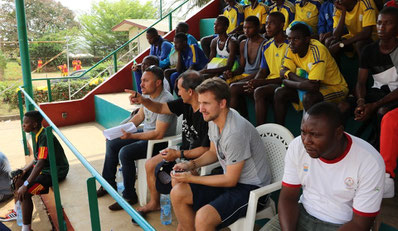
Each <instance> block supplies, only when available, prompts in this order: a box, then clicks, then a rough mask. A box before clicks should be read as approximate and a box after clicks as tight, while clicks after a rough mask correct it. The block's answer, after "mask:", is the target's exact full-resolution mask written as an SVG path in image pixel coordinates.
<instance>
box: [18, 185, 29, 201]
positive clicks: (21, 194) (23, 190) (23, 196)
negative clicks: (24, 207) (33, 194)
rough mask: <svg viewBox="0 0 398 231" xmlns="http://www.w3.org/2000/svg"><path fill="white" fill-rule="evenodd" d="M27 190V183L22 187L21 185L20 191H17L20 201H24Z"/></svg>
mask: <svg viewBox="0 0 398 231" xmlns="http://www.w3.org/2000/svg"><path fill="white" fill-rule="evenodd" d="M26 191H28V187H27V186H25V185H22V186H21V187H19V189H18V191H17V198H18V200H19V201H21V202H22V201H23V199H24V198H25V194H26Z"/></svg>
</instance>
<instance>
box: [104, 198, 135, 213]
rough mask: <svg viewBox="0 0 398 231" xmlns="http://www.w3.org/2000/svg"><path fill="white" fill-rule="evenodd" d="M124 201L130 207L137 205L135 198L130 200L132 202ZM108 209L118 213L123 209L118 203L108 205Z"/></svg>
mask: <svg viewBox="0 0 398 231" xmlns="http://www.w3.org/2000/svg"><path fill="white" fill-rule="evenodd" d="M126 201H127V203H129V204H130V205H134V204H137V202H138V198H137V197H136V198H134V199H132V200H126ZM108 208H109V209H110V210H112V211H119V210H122V209H123V208H122V206H120V205H119V203H117V202H115V203H113V204H111V205H109V207H108Z"/></svg>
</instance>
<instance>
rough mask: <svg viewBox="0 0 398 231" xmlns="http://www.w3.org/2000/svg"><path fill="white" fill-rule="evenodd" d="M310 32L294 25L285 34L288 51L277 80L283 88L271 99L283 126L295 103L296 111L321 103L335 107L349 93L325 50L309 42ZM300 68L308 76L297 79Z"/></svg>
mask: <svg viewBox="0 0 398 231" xmlns="http://www.w3.org/2000/svg"><path fill="white" fill-rule="evenodd" d="M310 36H311V33H310V29H309V28H308V26H307V25H305V24H303V23H296V24H295V25H293V26H292V27H291V29H290V33H289V34H288V38H289V48H288V50H287V53H286V56H285V59H284V61H283V64H282V70H281V74H280V76H283V77H284V78H285V79H284V80H283V82H282V83H283V85H284V86H283V87H280V88H278V89H277V90H276V92H275V96H274V104H275V120H276V122H277V123H279V124H284V123H285V116H286V110H287V105H288V103H290V102H293V103H295V108H296V110H302V109H303V108H304V110H306V111H307V110H308V109H309V108H310V107H311V106H312V105H314V104H315V103H318V102H321V101H323V100H325V101H329V102H335V103H338V102H340V101H342V100H344V99H345V97H346V96H347V93H348V87H347V83H346V81H345V80H344V78H343V75H342V74H341V73H340V70H339V67H338V66H337V64H336V62H335V61H334V59H333V57H332V56H331V55H330V53H329V51H328V49H327V48H326V47H325V46H324V45H323V44H322V43H320V42H319V41H318V40H315V39H311V37H310ZM297 68H301V70H304V71H305V72H306V73H308V76H306V77H305V76H299V75H297V74H296V69H297Z"/></svg>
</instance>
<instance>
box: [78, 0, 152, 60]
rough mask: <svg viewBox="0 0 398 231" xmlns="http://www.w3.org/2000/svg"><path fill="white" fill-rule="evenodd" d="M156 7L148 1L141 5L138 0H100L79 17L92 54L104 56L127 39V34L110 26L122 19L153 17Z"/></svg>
mask: <svg viewBox="0 0 398 231" xmlns="http://www.w3.org/2000/svg"><path fill="white" fill-rule="evenodd" d="M155 16H156V8H154V7H153V6H152V4H151V3H150V2H147V3H146V4H144V5H141V4H140V3H139V1H138V0H119V1H117V2H110V1H107V0H100V1H99V2H97V3H94V4H93V5H92V10H91V12H90V13H88V14H83V15H81V16H80V17H79V21H80V23H81V25H82V27H83V30H82V35H83V37H84V38H85V40H86V42H87V44H88V46H89V47H90V51H91V53H92V54H93V55H94V56H104V55H106V54H108V53H110V52H112V51H113V50H115V49H116V48H118V47H119V46H121V45H122V44H123V43H125V42H126V41H127V40H128V34H127V33H122V32H114V31H112V28H113V27H114V26H115V25H117V24H118V23H120V22H122V21H123V20H124V19H133V18H155Z"/></svg>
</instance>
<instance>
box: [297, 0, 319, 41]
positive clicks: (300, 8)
mask: <svg viewBox="0 0 398 231" xmlns="http://www.w3.org/2000/svg"><path fill="white" fill-rule="evenodd" d="M321 3H322V1H320V0H311V1H310V0H296V3H295V4H294V6H295V12H296V13H295V16H294V21H300V22H305V23H307V24H308V25H309V26H310V27H311V29H312V34H313V35H316V34H317V25H318V16H319V10H320V8H321Z"/></svg>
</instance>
